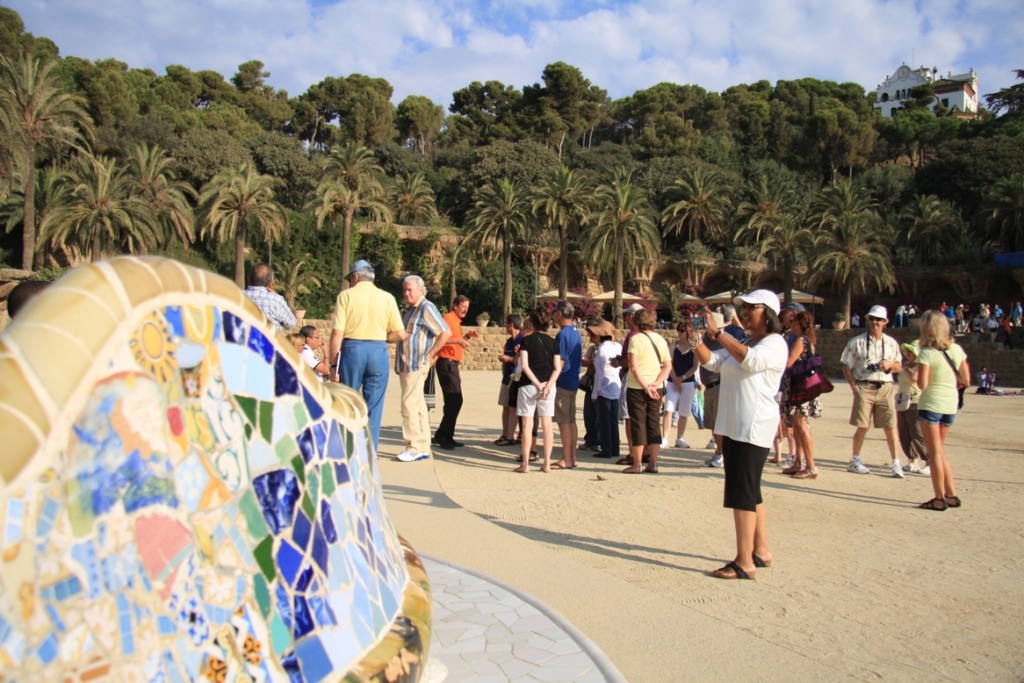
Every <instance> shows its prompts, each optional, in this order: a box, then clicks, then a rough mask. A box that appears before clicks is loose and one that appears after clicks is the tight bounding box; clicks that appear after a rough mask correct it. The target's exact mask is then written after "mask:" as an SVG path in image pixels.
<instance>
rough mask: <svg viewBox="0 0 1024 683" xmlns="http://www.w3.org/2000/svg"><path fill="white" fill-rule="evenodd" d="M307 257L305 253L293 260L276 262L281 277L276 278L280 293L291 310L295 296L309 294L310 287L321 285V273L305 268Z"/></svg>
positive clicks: (293, 307)
mask: <svg viewBox="0 0 1024 683" xmlns="http://www.w3.org/2000/svg"><path fill="white" fill-rule="evenodd" d="M309 259H310V255H309V254H308V253H307V254H303V255H302V256H301V257H300V258H297V259H295V260H293V261H281V260H279V261H278V262H277V270H278V272H280V273H281V277H279V278H277V284H278V287H279V288H280V290H281V295H282V296H284V300H285V301H287V302H288V307H289V308H291V309H292V310H295V297H297V296H298V295H300V294H309V293H310V292H311V291H312V290H311V289H310V287H320V286H322V285H323V279H324V276H323V273H319V272H317V271H315V270H306V267H305V266H306V264H307V263H308V262H309Z"/></svg>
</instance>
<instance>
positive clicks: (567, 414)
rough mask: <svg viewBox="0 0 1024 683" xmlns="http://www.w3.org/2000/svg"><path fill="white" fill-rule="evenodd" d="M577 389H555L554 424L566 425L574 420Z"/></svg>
mask: <svg viewBox="0 0 1024 683" xmlns="http://www.w3.org/2000/svg"><path fill="white" fill-rule="evenodd" d="M578 393H579V391H569V390H568V389H558V388H556V389H555V424H559V425H567V424H572V423H574V422H576V394H578Z"/></svg>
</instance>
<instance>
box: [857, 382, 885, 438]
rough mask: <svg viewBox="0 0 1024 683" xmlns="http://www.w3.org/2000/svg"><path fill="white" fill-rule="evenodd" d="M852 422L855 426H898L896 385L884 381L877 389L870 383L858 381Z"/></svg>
mask: <svg viewBox="0 0 1024 683" xmlns="http://www.w3.org/2000/svg"><path fill="white" fill-rule="evenodd" d="M850 424H851V425H853V426H854V427H857V428H858V429H859V428H862V427H871V426H874V427H883V428H885V427H889V428H892V427H895V426H896V385H895V384H893V383H892V382H886V383H884V384H883V385H882V386H881V387H880V388H878V389H876V388H875V387H873V386H871V385H870V384H862V383H860V382H858V383H857V384H856V388H855V389H854V391H853V409H852V410H851V411H850Z"/></svg>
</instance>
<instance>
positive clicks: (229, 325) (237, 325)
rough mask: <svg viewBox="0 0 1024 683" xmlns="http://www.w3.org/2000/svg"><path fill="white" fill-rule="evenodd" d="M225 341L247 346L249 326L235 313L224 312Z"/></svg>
mask: <svg viewBox="0 0 1024 683" xmlns="http://www.w3.org/2000/svg"><path fill="white" fill-rule="evenodd" d="M223 321H224V324H223V327H224V341H227V342H231V343H232V344H245V329H246V327H247V325H246V324H245V322H244V321H243V320H242V319H241V318H239V317H238V316H237V315H235V314H234V313H229V312H228V311H224V315H223Z"/></svg>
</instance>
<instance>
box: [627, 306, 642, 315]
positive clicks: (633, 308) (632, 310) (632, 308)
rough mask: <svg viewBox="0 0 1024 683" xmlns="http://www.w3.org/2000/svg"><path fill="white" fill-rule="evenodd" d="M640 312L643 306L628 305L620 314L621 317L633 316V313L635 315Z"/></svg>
mask: <svg viewBox="0 0 1024 683" xmlns="http://www.w3.org/2000/svg"><path fill="white" fill-rule="evenodd" d="M642 310H644V307H643V306H641V305H640V304H630V305H629V306H628V307H627V308H626V310H624V311H623V312H622V315H633V314H634V313H636V312H637V311H642Z"/></svg>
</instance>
